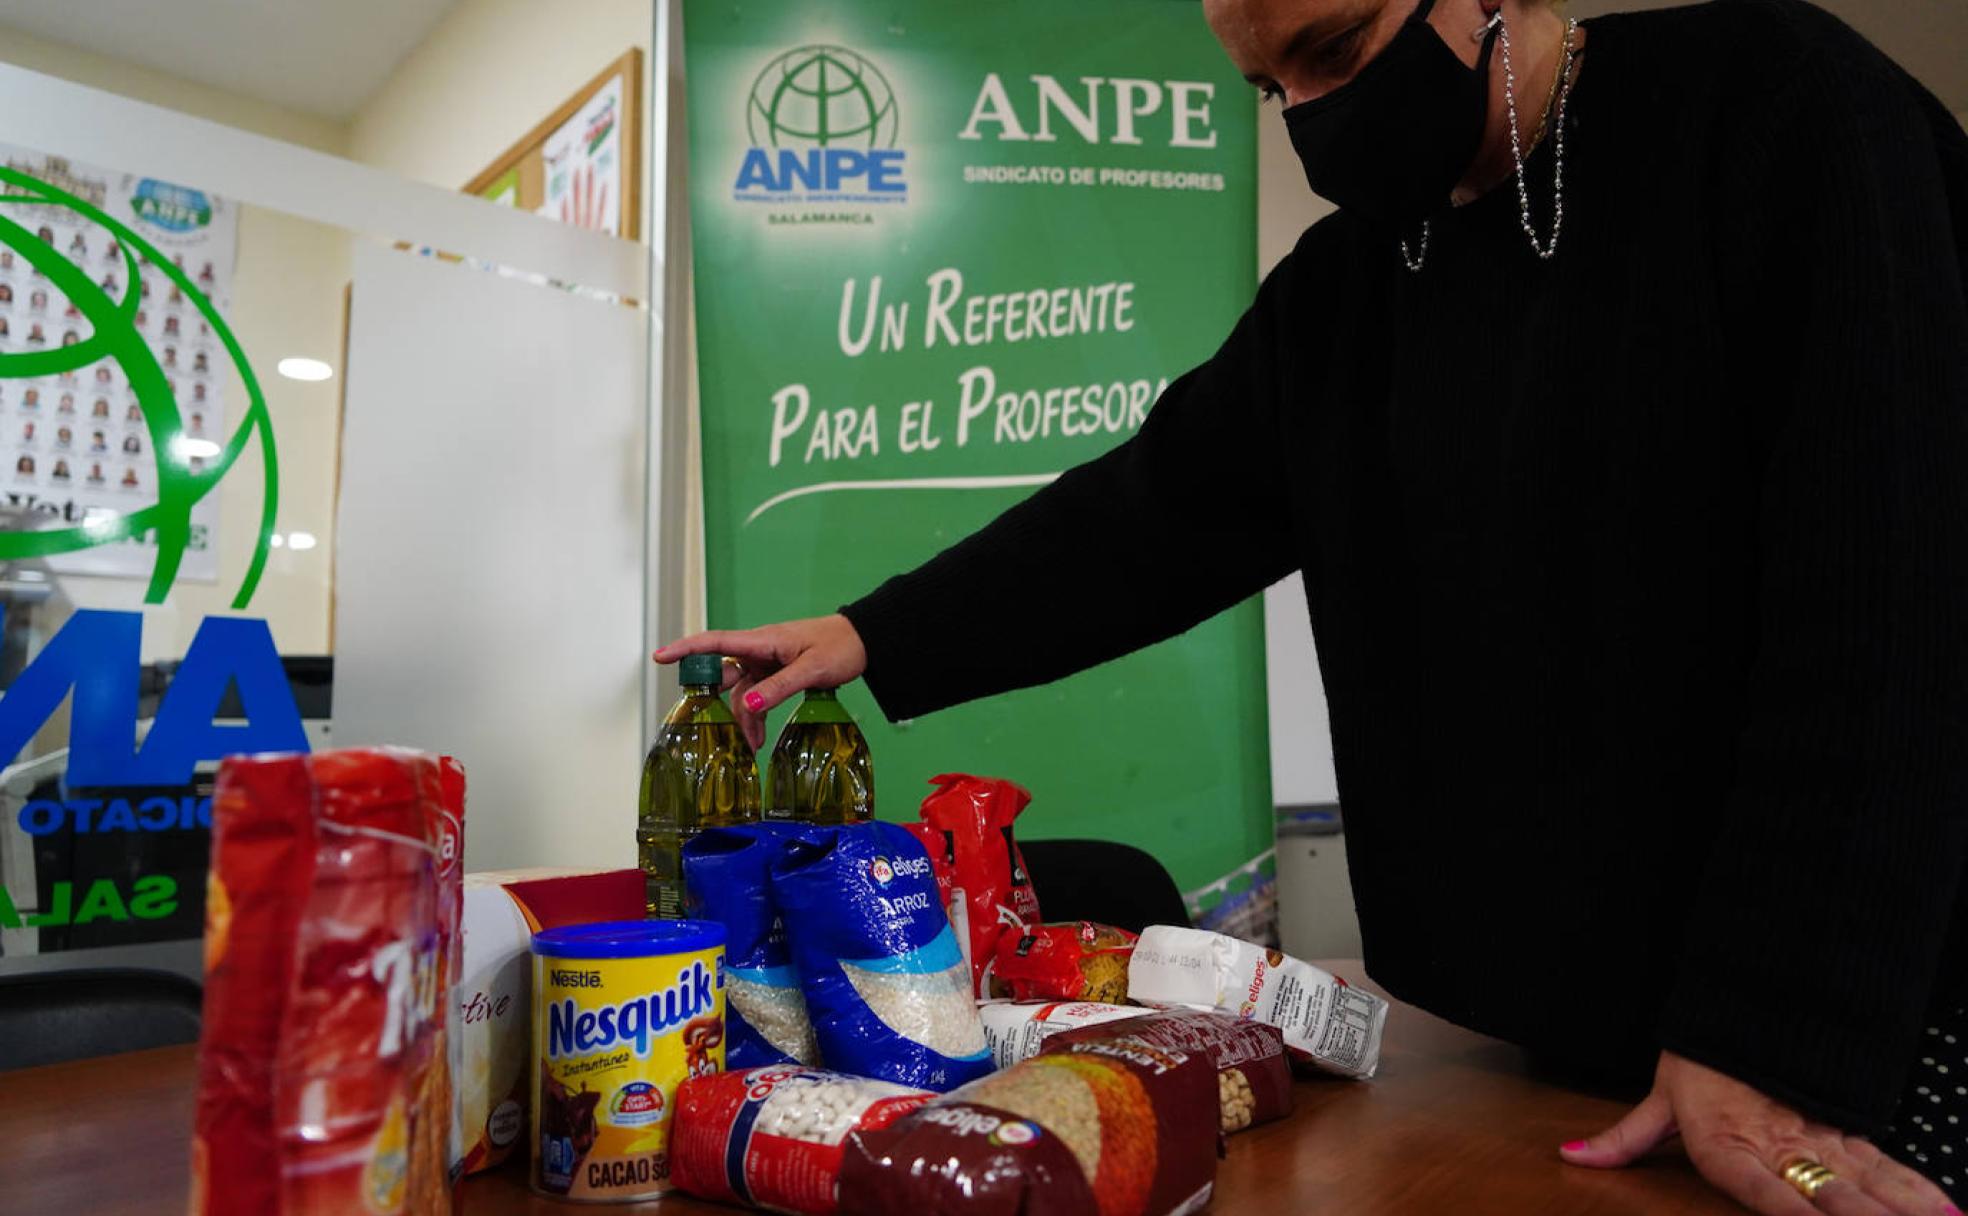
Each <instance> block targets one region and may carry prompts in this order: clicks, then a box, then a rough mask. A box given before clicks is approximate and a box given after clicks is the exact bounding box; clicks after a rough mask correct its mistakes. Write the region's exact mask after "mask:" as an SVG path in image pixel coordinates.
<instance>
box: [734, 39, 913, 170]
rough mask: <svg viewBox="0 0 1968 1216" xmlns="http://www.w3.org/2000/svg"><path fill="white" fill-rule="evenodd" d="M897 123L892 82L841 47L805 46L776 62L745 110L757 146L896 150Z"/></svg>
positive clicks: (754, 88) (755, 88) (768, 67)
mask: <svg viewBox="0 0 1968 1216" xmlns="http://www.w3.org/2000/svg"><path fill="white" fill-rule="evenodd" d="M899 124H900V119H899V117H898V115H897V114H896V111H895V90H893V89H892V88H890V87H889V84H888V78H887V77H886V76H883V75H882V74H881V69H879V68H877V67H876V66H875V65H874V63H873V62H871V61H870V60H869V59H868V57H867V56H865V55H862V54H860V53H859V52H856V51H850V50H848V49H847V48H846V47H842V46H803V47H800V48H799V49H797V50H792V51H787V52H785V53H784V54H782V55H779V56H778V57H776V58H774V59H773V60H772V61H771V62H770V63H768V64H766V65H765V69H764V70H763V71H761V72H760V73H759V74H758V79H757V80H755V81H753V82H752V95H751V98H750V100H749V101H748V102H747V103H746V106H745V127H746V130H747V131H748V132H750V134H751V137H752V145H753V146H754V147H759V148H765V147H773V148H827V147H835V146H839V147H848V148H892V147H894V146H895V136H896V128H897V127H898V126H899Z"/></svg>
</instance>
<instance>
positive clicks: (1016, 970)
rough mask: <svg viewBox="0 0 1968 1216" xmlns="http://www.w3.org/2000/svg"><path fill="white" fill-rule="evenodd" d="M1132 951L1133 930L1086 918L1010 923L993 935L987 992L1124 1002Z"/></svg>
mask: <svg viewBox="0 0 1968 1216" xmlns="http://www.w3.org/2000/svg"><path fill="white" fill-rule="evenodd" d="M1133 954H1134V934H1132V933H1129V932H1128V931H1127V930H1126V929H1116V928H1115V927H1113V926H1112V925H1096V924H1094V923H1093V922H1092V921H1090V920H1081V921H1071V922H1066V923H1062V924H1057V925H1030V926H1027V927H1026V929H1025V931H1024V932H1023V933H1020V932H1018V931H1017V930H1016V929H1013V930H1011V931H1009V932H1007V933H1005V934H1004V935H1003V936H1001V937H999V938H998V953H997V957H996V958H995V959H994V960H993V965H992V969H991V975H990V983H991V995H992V996H995V997H1007V996H1008V997H1010V998H1011V999H1013V1000H1015V1001H1098V1002H1099V1003H1101V1004H1103V1005H1124V1004H1126V1003H1127V999H1128V994H1127V979H1128V959H1129V957H1130V956H1132V955H1133Z"/></svg>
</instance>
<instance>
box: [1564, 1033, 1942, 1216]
mask: <svg viewBox="0 0 1968 1216" xmlns="http://www.w3.org/2000/svg"><path fill="white" fill-rule="evenodd" d="M1676 1135H1679V1136H1680V1137H1681V1145H1682V1147H1683V1148H1684V1149H1686V1150H1687V1153H1688V1158H1689V1160H1691V1161H1693V1162H1694V1164H1695V1168H1696V1169H1698V1170H1700V1171H1701V1173H1702V1176H1703V1177H1704V1178H1707V1179H1708V1180H1709V1181H1710V1182H1711V1183H1713V1184H1715V1186H1716V1187H1717V1188H1718V1189H1720V1190H1721V1191H1723V1192H1724V1193H1726V1194H1728V1195H1729V1196H1730V1197H1732V1198H1734V1199H1735V1200H1736V1201H1737V1202H1739V1203H1741V1204H1743V1205H1744V1206H1745V1207H1747V1208H1749V1209H1750V1210H1751V1211H1753V1212H1761V1213H1764V1214H1765V1216H1817V1214H1818V1213H1823V1212H1829V1213H1832V1214H1833V1216H1961V1213H1960V1210H1959V1209H1957V1208H1956V1207H1955V1206H1954V1205H1953V1204H1951V1203H1949V1202H1948V1200H1947V1197H1946V1196H1945V1195H1943V1194H1941V1192H1940V1189H1939V1188H1937V1187H1936V1186H1934V1184H1933V1183H1931V1182H1929V1181H1927V1180H1926V1179H1925V1178H1922V1177H1921V1176H1920V1175H1918V1174H1916V1173H1914V1172H1913V1171H1912V1170H1910V1169H1908V1168H1906V1167H1905V1166H1903V1165H1901V1164H1900V1163H1899V1162H1897V1161H1894V1160H1893V1159H1891V1158H1890V1157H1888V1156H1886V1154H1884V1153H1882V1152H1880V1151H1879V1150H1878V1149H1876V1148H1874V1147H1873V1146H1872V1145H1871V1144H1870V1143H1869V1142H1867V1141H1866V1140H1864V1139H1862V1138H1860V1137H1858V1136H1848V1135H1846V1134H1845V1133H1843V1132H1841V1131H1839V1130H1838V1129H1837V1128H1835V1127H1827V1126H1825V1125H1824V1124H1822V1123H1813V1122H1811V1121H1810V1120H1808V1119H1806V1118H1805V1117H1804V1116H1803V1115H1800V1114H1798V1113H1797V1112H1796V1111H1794V1110H1791V1109H1790V1108H1789V1107H1787V1106H1785V1105H1783V1104H1782V1103H1780V1102H1777V1101H1774V1100H1772V1099H1770V1098H1768V1097H1765V1096H1764V1095H1763V1094H1762V1093H1761V1092H1759V1091H1758V1090H1756V1089H1753V1088H1751V1087H1750V1086H1748V1085H1745V1084H1743V1083H1742V1082H1741V1081H1738V1080H1736V1079H1735V1078H1733V1077H1730V1076H1726V1075H1724V1074H1722V1073H1719V1072H1716V1071H1715V1070H1714V1069H1712V1068H1705V1067H1703V1066H1702V1065H1700V1064H1697V1063H1695V1062H1694V1061H1693V1060H1688V1059H1684V1058H1682V1057H1681V1056H1677V1055H1675V1054H1674V1053H1673V1052H1665V1051H1664V1052H1662V1053H1661V1058H1660V1066H1659V1067H1658V1068H1657V1069H1656V1070H1655V1072H1654V1089H1653V1092H1652V1093H1650V1094H1648V1095H1647V1097H1646V1099H1645V1100H1644V1101H1643V1102H1641V1103H1640V1105H1638V1106H1636V1107H1634V1108H1633V1110H1632V1111H1630V1112H1629V1113H1628V1114H1627V1116H1626V1117H1625V1118H1624V1119H1621V1120H1620V1121H1619V1122H1618V1123H1616V1124H1614V1125H1613V1126H1612V1127H1610V1128H1608V1129H1606V1130H1605V1131H1603V1132H1600V1133H1599V1134H1598V1135H1596V1136H1594V1137H1592V1139H1590V1140H1576V1141H1573V1142H1572V1143H1570V1144H1567V1145H1565V1146H1564V1148H1563V1149H1562V1150H1560V1151H1561V1152H1562V1153H1563V1155H1564V1158H1565V1160H1567V1161H1569V1162H1571V1163H1572V1164H1573V1165H1585V1166H1592V1167H1595V1168H1598V1169H1615V1168H1618V1167H1619V1166H1623V1165H1627V1164H1630V1163H1631V1162H1633V1161H1635V1160H1637V1159H1639V1158H1640V1157H1642V1156H1644V1155H1646V1154H1647V1153H1649V1152H1651V1151H1652V1150H1653V1149H1654V1148H1656V1147H1657V1146H1659V1145H1661V1144H1663V1143H1665V1142H1666V1141H1667V1140H1669V1139H1670V1138H1672V1137H1674V1136H1676ZM1800 1158H1803V1159H1806V1160H1810V1161H1815V1162H1817V1163H1818V1164H1820V1165H1823V1166H1824V1167H1826V1168H1827V1169H1829V1170H1831V1172H1832V1173H1833V1174H1835V1175H1836V1178H1835V1179H1834V1180H1833V1181H1830V1182H1827V1183H1825V1184H1824V1185H1823V1186H1822V1187H1821V1188H1819V1190H1818V1192H1817V1198H1816V1199H1815V1201H1814V1200H1807V1199H1806V1198H1805V1197H1804V1195H1803V1194H1802V1192H1800V1191H1799V1190H1798V1189H1797V1188H1796V1187H1794V1186H1792V1185H1791V1184H1790V1183H1789V1182H1786V1181H1785V1180H1784V1177H1783V1170H1784V1167H1785V1166H1786V1165H1788V1164H1790V1163H1791V1162H1793V1161H1796V1160H1798V1159H1800Z"/></svg>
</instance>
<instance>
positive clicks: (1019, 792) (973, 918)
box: [909, 773, 1040, 996]
mask: <svg viewBox="0 0 1968 1216" xmlns="http://www.w3.org/2000/svg"><path fill="white" fill-rule="evenodd" d="M929 783H930V784H931V785H933V786H935V787H936V791H935V792H934V793H932V794H931V795H930V796H929V797H927V798H925V799H923V804H922V812H921V816H922V822H921V823H920V824H912V825H910V829H909V830H910V831H911V832H913V833H914V834H915V836H916V838H917V839H919V840H921V841H922V842H923V847H924V848H925V849H926V850H927V851H928V852H929V860H930V864H931V865H932V866H933V867H935V873H936V882H937V889H938V890H939V891H942V892H943V893H944V895H945V897H946V899H947V902H948V904H949V908H950V923H951V925H952V927H954V928H955V929H956V930H957V934H958V937H959V939H960V940H961V941H963V943H964V945H965V947H966V948H967V949H968V951H969V958H970V974H971V979H972V981H973V982H974V983H975V985H976V988H975V991H976V992H977V994H978V995H979V996H985V995H988V994H989V992H990V985H989V980H988V978H987V977H988V976H989V974H990V969H991V963H992V960H993V958H994V957H995V956H996V953H997V945H998V939H999V938H1000V937H1002V936H1003V935H1004V932H1005V927H1006V925H1007V924H1013V923H1016V924H1028V925H1030V924H1037V923H1038V922H1039V920H1040V916H1039V897H1038V893H1037V892H1035V891H1033V890H1032V879H1031V876H1030V875H1028V874H1027V873H1026V871H1025V857H1024V854H1022V853H1020V852H1019V851H1018V844H1017V842H1016V841H1014V840H1013V839H1012V838H1011V821H1012V820H1014V819H1016V818H1017V817H1018V813H1019V812H1020V811H1022V810H1024V809H1025V806H1026V804H1027V803H1029V802H1031V801H1032V795H1031V794H1030V793H1028V792H1027V791H1026V789H1025V787H1023V786H1021V785H1017V784H1015V783H1013V782H1010V781H1002V780H998V779H996V778H991V777H970V776H965V775H963V774H960V773H945V774H943V775H942V776H940V777H932V778H930V782H929ZM959 908H961V909H962V912H961V914H959V912H958V909H959Z"/></svg>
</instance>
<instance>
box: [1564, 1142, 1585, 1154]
mask: <svg viewBox="0 0 1968 1216" xmlns="http://www.w3.org/2000/svg"><path fill="white" fill-rule="evenodd" d="M1585 1150H1586V1143H1585V1141H1583V1140H1574V1141H1572V1142H1571V1143H1570V1144H1567V1145H1566V1146H1565V1147H1564V1149H1563V1151H1564V1152H1567V1153H1582V1152H1584V1151H1585Z"/></svg>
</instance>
